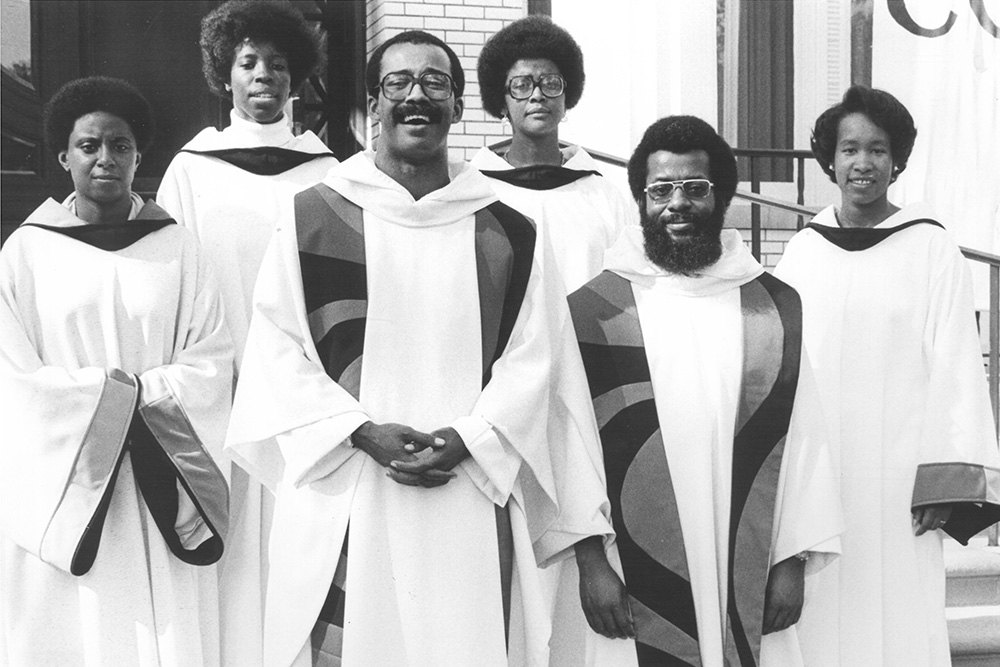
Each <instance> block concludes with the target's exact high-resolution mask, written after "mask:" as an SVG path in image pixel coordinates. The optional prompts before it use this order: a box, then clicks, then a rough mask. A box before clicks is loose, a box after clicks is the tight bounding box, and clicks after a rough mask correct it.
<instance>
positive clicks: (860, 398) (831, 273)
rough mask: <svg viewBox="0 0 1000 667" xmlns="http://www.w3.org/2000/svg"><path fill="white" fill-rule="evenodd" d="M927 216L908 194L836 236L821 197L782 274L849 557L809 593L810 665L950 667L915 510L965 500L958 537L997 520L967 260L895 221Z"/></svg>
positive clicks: (806, 645) (953, 523) (932, 563)
mask: <svg viewBox="0 0 1000 667" xmlns="http://www.w3.org/2000/svg"><path fill="white" fill-rule="evenodd" d="M928 218H929V219H934V215H933V214H932V212H931V211H930V209H929V208H928V207H927V206H925V205H922V204H914V205H910V206H907V207H906V208H904V209H902V210H901V211H899V212H897V213H896V214H895V215H893V216H890V217H889V218H888V219H886V220H885V221H883V222H882V223H881V224H880V225H878V226H876V227H875V228H873V229H872V230H842V229H840V228H839V227H838V225H837V220H836V217H835V210H834V208H833V207H832V206H831V207H829V208H827V209H824V210H823V211H822V212H820V213H819V214H818V215H817V216H816V218H815V219H814V220H813V222H812V224H813V225H817V226H820V227H821V229H819V230H817V229H806V230H804V231H802V232H800V233H799V234H797V235H796V236H795V237H794V238H793V239H792V241H791V243H789V245H788V249H787V250H786V252H785V255H784V257H783V258H782V260H781V262H780V264H779V265H778V267H777V269H776V274H777V275H778V276H780V277H781V278H782V279H784V280H787V281H788V282H789V283H790V284H792V285H793V286H794V287H795V288H796V289H797V290H798V291H799V293H800V294H801V295H802V303H803V313H804V315H803V316H804V325H805V346H806V349H807V351H808V353H809V357H810V359H811V361H812V363H813V365H814V367H815V374H816V379H817V382H818V385H819V391H820V396H821V398H822V400H823V405H824V410H825V412H826V415H827V418H828V420H829V423H830V429H831V434H832V436H831V442H832V443H834V445H835V447H834V462H835V465H836V466H837V468H838V472H839V475H840V478H841V485H840V490H841V499H842V502H843V506H844V515H845V521H846V526H847V529H846V532H845V533H844V536H843V556H842V557H841V558H840V559H839V561H838V562H837V563H835V564H834V565H833V566H831V567H830V568H828V569H827V570H825V571H824V572H822V573H820V575H819V576H817V577H816V578H814V579H812V580H811V581H810V582H809V587H808V588H807V596H806V605H805V609H804V611H803V618H802V621H801V622H800V623H799V625H800V628H801V631H800V636H801V638H802V646H803V651H804V653H805V656H806V660H807V664H809V665H817V666H818V667H826V666H831V665H836V666H838V667H841V666H842V667H847V666H848V665H851V666H854V665H871V666H872V667H879V666H880V665H884V666H886V667H888V666H890V665H907V666H908V667H910V666H912V667H931V666H933V667H939V666H941V665H949V664H951V658H950V654H949V648H948V634H947V626H946V623H945V616H944V606H945V573H944V565H943V559H942V544H941V543H942V537H943V535H942V532H941V531H931V532H928V533H925V534H924V535H922V536H920V537H915V536H914V534H913V526H912V521H911V508H912V507H913V506H914V505H920V504H932V503H934V502H950V501H966V502H965V504H963V505H960V506H959V507H958V509H957V510H956V512H955V513H954V515H953V517H952V519H951V520H950V521H949V524H950V525H949V526H948V527H947V529H948V530H951V531H953V532H954V534H955V536H956V537H957V538H958V539H960V540H966V539H968V537H969V536H970V535H971V534H972V533H975V532H976V531H977V530H980V529H982V528H983V527H985V526H986V525H987V524H988V523H990V521H991V520H990V519H989V517H988V516H987V515H988V514H989V513H990V510H991V508H992V511H993V513H994V518H993V519H992V521H995V520H996V518H995V517H996V510H997V504H998V503H1000V486H998V484H1000V478H998V470H997V466H998V455H997V441H996V438H995V436H994V431H993V424H992V418H991V414H990V405H989V398H988V395H987V387H986V378H985V373H984V370H983V360H982V354H981V348H980V345H979V338H978V335H977V332H976V322H975V319H974V317H973V315H974V310H973V298H972V287H971V281H970V277H969V269H968V267H967V265H966V262H965V260H964V259H963V258H962V256H961V253H960V251H959V249H958V247H957V246H956V245H955V243H954V241H952V239H951V237H950V235H949V234H948V233H947V232H946V231H945V230H944V229H942V228H941V227H939V226H937V225H934V224H914V225H912V226H906V227H904V226H905V225H907V224H908V223H911V222H913V221H915V220H918V219H928ZM897 227H903V228H902V229H900V230H899V231H895V232H892V231H891V230H893V229H894V228H897ZM821 232H822V233H821ZM855 232H857V233H855ZM873 235H875V236H877V237H879V238H881V239H882V240H878V241H877V242H876V243H874V244H873V245H870V243H871V241H870V240H869V241H868V242H867V243H863V244H860V245H859V246H858V247H859V249H857V250H854V251H849V250H845V249H843V248H842V247H840V245H838V244H836V243H834V242H832V241H831V240H827V238H826V237H827V236H829V237H830V238H831V239H837V240H840V239H841V237H846V238H844V239H843V240H840V243H841V244H845V245H846V244H848V242H849V241H850V239H853V238H860V237H866V238H868V237H873ZM876 240H877V239H876ZM863 246H868V247H867V249H861V247H863ZM971 503H983V505H981V506H975V505H972V504H971ZM975 515H978V518H976V516H975ZM984 518H985V520H984Z"/></svg>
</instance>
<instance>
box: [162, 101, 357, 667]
mask: <svg viewBox="0 0 1000 667" xmlns="http://www.w3.org/2000/svg"><path fill="white" fill-rule="evenodd" d="M336 164H337V159H336V158H335V157H333V155H332V154H330V152H329V148H327V146H326V145H325V144H324V143H323V142H322V141H321V140H320V139H319V137H317V136H316V135H315V134H313V133H312V132H306V133H304V134H302V135H299V136H294V135H292V132H291V130H290V129H289V127H288V124H287V123H286V122H284V120H282V121H279V122H276V123H270V124H267V125H261V124H260V123H253V122H250V121H246V120H243V119H241V118H239V117H238V116H237V115H236V113H235V111H233V112H231V113H230V124H229V126H228V127H226V128H225V129H224V130H222V131H221V132H220V131H218V130H216V129H215V128H206V129H204V130H202V131H201V132H200V133H199V134H198V135H197V136H195V137H194V138H193V139H192V140H191V141H190V142H188V143H187V145H185V146H184V148H183V149H182V151H181V152H180V153H178V154H177V155H176V156H175V157H174V159H173V161H172V162H171V163H170V166H169V167H167V171H166V173H165V174H164V175H163V181H162V183H161V184H160V189H159V192H158V193H157V196H156V199H157V202H158V203H159V204H160V205H161V206H163V208H165V209H166V210H167V211H168V212H170V213H171V214H172V215H173V216H174V218H175V219H176V220H177V222H178V223H179V224H181V225H183V226H185V227H187V228H189V229H191V230H192V231H193V232H194V233H195V234H197V236H198V240H199V241H200V242H201V244H202V246H203V247H204V249H205V253H206V255H207V257H208V260H209V262H210V263H211V264H212V266H213V270H214V271H215V273H216V275H217V276H218V278H219V283H220V289H221V291H222V298H223V302H224V304H225V312H226V324H227V326H228V327H229V330H230V333H231V335H232V338H233V342H234V344H235V346H236V357H235V362H236V371H237V372H238V371H239V363H240V361H241V360H242V358H243V348H244V346H245V344H246V336H247V330H248V328H249V326H250V314H251V311H252V307H253V288H254V284H255V283H256V280H257V272H258V270H259V269H260V263H261V260H262V259H263V257H264V251H265V249H266V248H267V244H268V243H269V242H270V240H271V237H272V236H273V235H274V227H275V224H276V223H277V221H278V212H279V204H278V202H279V201H280V200H281V199H282V198H283V197H285V198H287V197H291V196H292V195H294V194H295V193H296V192H298V191H300V190H303V189H304V188H307V187H309V186H311V185H314V184H316V183H318V182H319V181H320V180H322V179H323V177H324V176H325V175H326V173H327V172H328V171H329V170H330V168H332V167H333V166H335V165H336ZM228 465H229V466H230V467H231V469H230V470H227V474H229V475H230V479H231V483H232V491H233V507H232V510H233V517H232V529H231V531H230V539H229V543H228V545H227V549H226V554H225V557H224V558H223V560H222V562H221V563H220V564H219V572H220V577H221V579H220V583H219V586H220V594H221V596H222V599H221V605H222V623H223V626H222V642H223V646H222V655H223V664H225V665H227V666H228V667H259V666H260V665H262V664H263V663H262V660H263V641H262V637H263V623H264V592H265V591H266V589H267V540H268V534H269V532H270V524H271V516H272V514H273V512H274V497H273V496H272V495H271V494H270V492H268V491H267V490H266V489H265V488H264V487H262V486H261V485H260V483H259V482H258V481H256V480H254V479H252V478H250V477H249V476H248V475H247V474H246V472H245V471H244V470H242V469H240V468H239V467H238V466H235V465H234V464H232V463H229V464H228Z"/></svg>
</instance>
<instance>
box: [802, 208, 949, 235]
mask: <svg viewBox="0 0 1000 667" xmlns="http://www.w3.org/2000/svg"><path fill="white" fill-rule="evenodd" d="M921 218H930V219H932V220H938V219H939V218H938V216H937V215H935V213H934V211H933V209H931V207H930V206H929V205H928V204H925V203H924V202H916V203H914V204H909V205H907V206H904V207H903V208H901V209H899V210H898V211H896V212H895V213H893V214H892V215H890V216H889V217H888V218H886V219H885V220H883V221H882V222H880V223H878V224H877V225H875V226H874V227H873V228H872V229H891V228H893V227H896V226H898V225H902V224H905V223H907V222H910V221H911V220H919V219H921ZM809 222H811V223H814V224H817V225H823V226H824V227H840V223H839V222H838V221H837V207H836V206H833V205H832V204H831V205H830V206H827V207H826V208H824V209H823V210H822V211H820V212H819V213H817V214H816V217H814V218H813V219H812V220H810V221H809Z"/></svg>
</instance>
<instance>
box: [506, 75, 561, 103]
mask: <svg viewBox="0 0 1000 667" xmlns="http://www.w3.org/2000/svg"><path fill="white" fill-rule="evenodd" d="M535 88H539V89H540V90H541V91H542V95H544V96H545V97H559V96H560V95H562V94H563V91H564V90H566V79H564V78H562V77H561V76H559V75H558V74H543V75H541V76H540V77H538V78H537V79H535V78H533V77H530V76H528V75H527V74H525V75H522V76H512V77H510V81H508V82H507V93H508V94H509V95H510V96H511V97H513V98H514V99H515V100H526V99H528V98H529V97H531V94H532V93H533V92H535Z"/></svg>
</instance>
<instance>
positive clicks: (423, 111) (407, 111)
mask: <svg viewBox="0 0 1000 667" xmlns="http://www.w3.org/2000/svg"><path fill="white" fill-rule="evenodd" d="M414 114H419V115H421V116H427V117H428V118H429V119H430V121H431V123H432V124H437V123H440V122H441V121H442V120H444V112H443V111H442V110H441V109H439V108H438V107H435V106H431V105H430V104H421V103H419V102H404V103H403V104H400V105H399V106H398V107H396V108H394V109H393V110H392V120H393V121H394V122H396V123H402V122H403V121H404V120H405V119H406V117H407V116H412V115H414Z"/></svg>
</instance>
